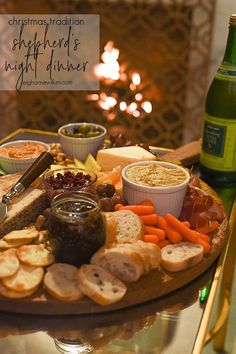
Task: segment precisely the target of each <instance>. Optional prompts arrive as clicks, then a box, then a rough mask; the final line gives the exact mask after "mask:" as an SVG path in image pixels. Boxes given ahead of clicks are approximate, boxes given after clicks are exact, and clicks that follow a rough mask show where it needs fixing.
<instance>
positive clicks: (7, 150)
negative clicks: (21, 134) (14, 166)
mask: <svg viewBox="0 0 236 354" xmlns="http://www.w3.org/2000/svg"><path fill="white" fill-rule="evenodd" d="M43 151H45V147H44V146H43V145H40V144H38V143H31V142H28V143H22V144H12V145H9V146H3V147H0V155H2V156H6V157H11V158H15V159H22V158H29V157H37V156H39V155H40V154H41V152H43Z"/></svg>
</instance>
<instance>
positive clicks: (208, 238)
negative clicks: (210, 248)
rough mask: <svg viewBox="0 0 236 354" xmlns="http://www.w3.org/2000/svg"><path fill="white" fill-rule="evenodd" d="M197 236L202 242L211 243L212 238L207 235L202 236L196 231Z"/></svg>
mask: <svg viewBox="0 0 236 354" xmlns="http://www.w3.org/2000/svg"><path fill="white" fill-rule="evenodd" d="M196 236H198V237H199V238H200V239H201V240H203V241H205V242H207V243H211V238H210V237H209V236H207V235H205V234H202V233H200V232H197V231H196Z"/></svg>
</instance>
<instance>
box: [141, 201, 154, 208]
mask: <svg viewBox="0 0 236 354" xmlns="http://www.w3.org/2000/svg"><path fill="white" fill-rule="evenodd" d="M139 204H140V205H147V206H153V207H154V205H153V202H152V201H151V200H150V199H145V200H143V201H142V202H141V203H139Z"/></svg>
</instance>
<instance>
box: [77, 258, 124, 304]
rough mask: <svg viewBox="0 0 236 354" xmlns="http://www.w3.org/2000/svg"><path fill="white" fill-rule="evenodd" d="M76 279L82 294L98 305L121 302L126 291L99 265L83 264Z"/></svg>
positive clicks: (121, 283)
mask: <svg viewBox="0 0 236 354" xmlns="http://www.w3.org/2000/svg"><path fill="white" fill-rule="evenodd" d="M78 279H79V283H80V289H81V290H82V292H83V293H84V294H85V295H87V296H88V297H89V298H90V299H92V300H93V301H95V302H97V303H98V304H100V305H109V304H113V303H115V302H117V301H119V300H121V299H122V297H123V296H124V295H125V293H126V291H127V288H126V285H125V284H124V283H123V282H121V281H120V280H119V279H117V278H116V277H115V276H114V275H113V274H112V273H110V272H109V271H107V270H106V269H104V268H102V267H100V266H99V265H94V264H83V265H82V266H81V267H80V269H79V271H78Z"/></svg>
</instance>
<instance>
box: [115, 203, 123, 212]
mask: <svg viewBox="0 0 236 354" xmlns="http://www.w3.org/2000/svg"><path fill="white" fill-rule="evenodd" d="M123 206H124V205H123V204H116V205H115V211H117V210H120V208H121V207H123Z"/></svg>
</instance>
